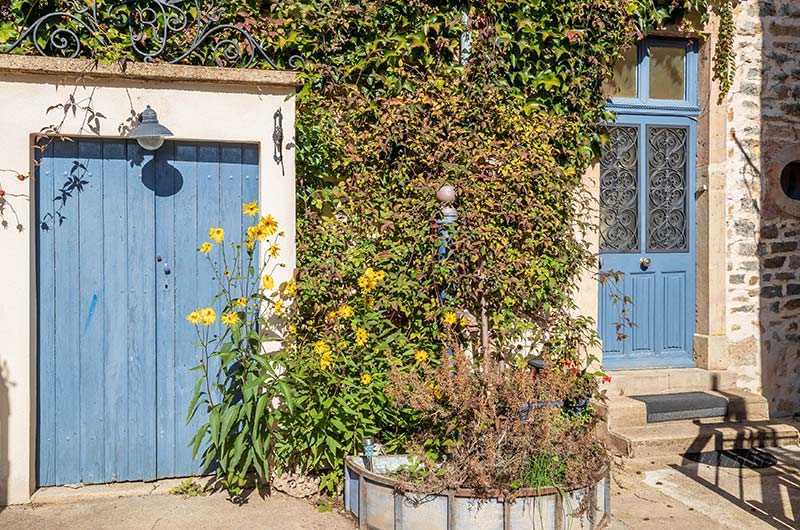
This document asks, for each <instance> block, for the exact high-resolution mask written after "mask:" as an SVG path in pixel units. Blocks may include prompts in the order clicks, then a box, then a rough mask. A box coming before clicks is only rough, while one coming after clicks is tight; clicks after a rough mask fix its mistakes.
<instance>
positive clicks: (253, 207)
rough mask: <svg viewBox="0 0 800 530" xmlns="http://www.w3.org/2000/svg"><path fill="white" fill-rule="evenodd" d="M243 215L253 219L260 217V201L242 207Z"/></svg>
mask: <svg viewBox="0 0 800 530" xmlns="http://www.w3.org/2000/svg"><path fill="white" fill-rule="evenodd" d="M242 213H244V214H247V215H249V216H250V217H253V216H254V215H258V201H253V202H246V203H244V204H243V205H242Z"/></svg>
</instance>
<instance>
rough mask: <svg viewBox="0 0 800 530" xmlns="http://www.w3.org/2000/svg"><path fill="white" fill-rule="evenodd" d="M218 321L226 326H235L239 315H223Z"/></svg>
mask: <svg viewBox="0 0 800 530" xmlns="http://www.w3.org/2000/svg"><path fill="white" fill-rule="evenodd" d="M220 320H221V321H222V323H223V324H225V325H226V326H235V325H236V324H238V323H239V315H238V314H236V313H225V314H224V315H222V316H221V317H220Z"/></svg>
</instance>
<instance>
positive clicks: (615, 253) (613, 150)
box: [599, 116, 696, 369]
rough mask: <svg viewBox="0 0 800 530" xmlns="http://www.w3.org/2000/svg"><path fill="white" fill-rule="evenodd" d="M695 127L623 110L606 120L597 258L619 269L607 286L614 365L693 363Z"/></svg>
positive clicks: (607, 363) (607, 350)
mask: <svg viewBox="0 0 800 530" xmlns="http://www.w3.org/2000/svg"><path fill="white" fill-rule="evenodd" d="M654 121H658V122H659V123H654ZM695 134H696V133H695V124H694V122H693V121H692V120H690V119H688V118H683V119H681V118H671V119H666V118H662V119H660V120H653V118H652V117H651V116H640V117H637V116H625V117H621V118H620V119H619V120H618V121H617V122H616V123H615V124H614V125H612V126H609V135H610V138H611V141H610V144H609V145H608V146H607V147H605V148H604V149H603V153H602V161H601V174H600V255H601V258H600V259H601V269H602V270H603V271H605V272H611V271H614V272H617V273H621V275H619V277H618V278H617V279H615V278H609V279H608V280H607V281H606V282H605V284H604V285H602V286H601V288H600V315H599V320H600V325H601V327H600V334H601V339H602V341H603V366H604V367H605V368H607V369H622V368H654V367H667V366H672V367H686V366H693V365H694V361H693V355H692V337H693V335H694V320H695V319H694V307H695V241H694V234H695V231H694V225H695V210H694V207H693V203H694V196H693V195H694V194H693V193H692V190H694V181H695V174H694V162H693V161H694V157H695V147H694V146H695V143H694V138H695ZM626 300H627V302H626ZM618 324H627V325H624V326H623V327H621V328H619V327H618ZM622 336H624V338H622Z"/></svg>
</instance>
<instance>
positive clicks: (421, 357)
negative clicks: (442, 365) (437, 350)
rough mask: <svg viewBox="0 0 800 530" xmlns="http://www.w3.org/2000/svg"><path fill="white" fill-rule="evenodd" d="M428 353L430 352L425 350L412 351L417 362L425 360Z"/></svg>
mask: <svg viewBox="0 0 800 530" xmlns="http://www.w3.org/2000/svg"><path fill="white" fill-rule="evenodd" d="M429 355H430V354H429V353H428V352H426V351H425V350H417V351H416V352H414V358H415V359H416V360H417V362H420V363H424V362H425V361H427V360H428V356H429Z"/></svg>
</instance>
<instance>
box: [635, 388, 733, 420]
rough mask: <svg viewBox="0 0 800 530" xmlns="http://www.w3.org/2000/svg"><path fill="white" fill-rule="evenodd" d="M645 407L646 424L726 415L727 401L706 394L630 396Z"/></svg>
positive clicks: (685, 393)
mask: <svg viewBox="0 0 800 530" xmlns="http://www.w3.org/2000/svg"><path fill="white" fill-rule="evenodd" d="M631 398H632V399H638V400H639V401H642V402H643V403H644V404H645V406H646V407H647V423H657V422H660V421H672V420H691V419H696V418H712V417H715V416H725V415H727V414H728V400H727V399H725V398H722V397H719V396H714V395H712V394H707V393H706V392H680V393H677V394H650V395H646V396H631Z"/></svg>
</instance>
